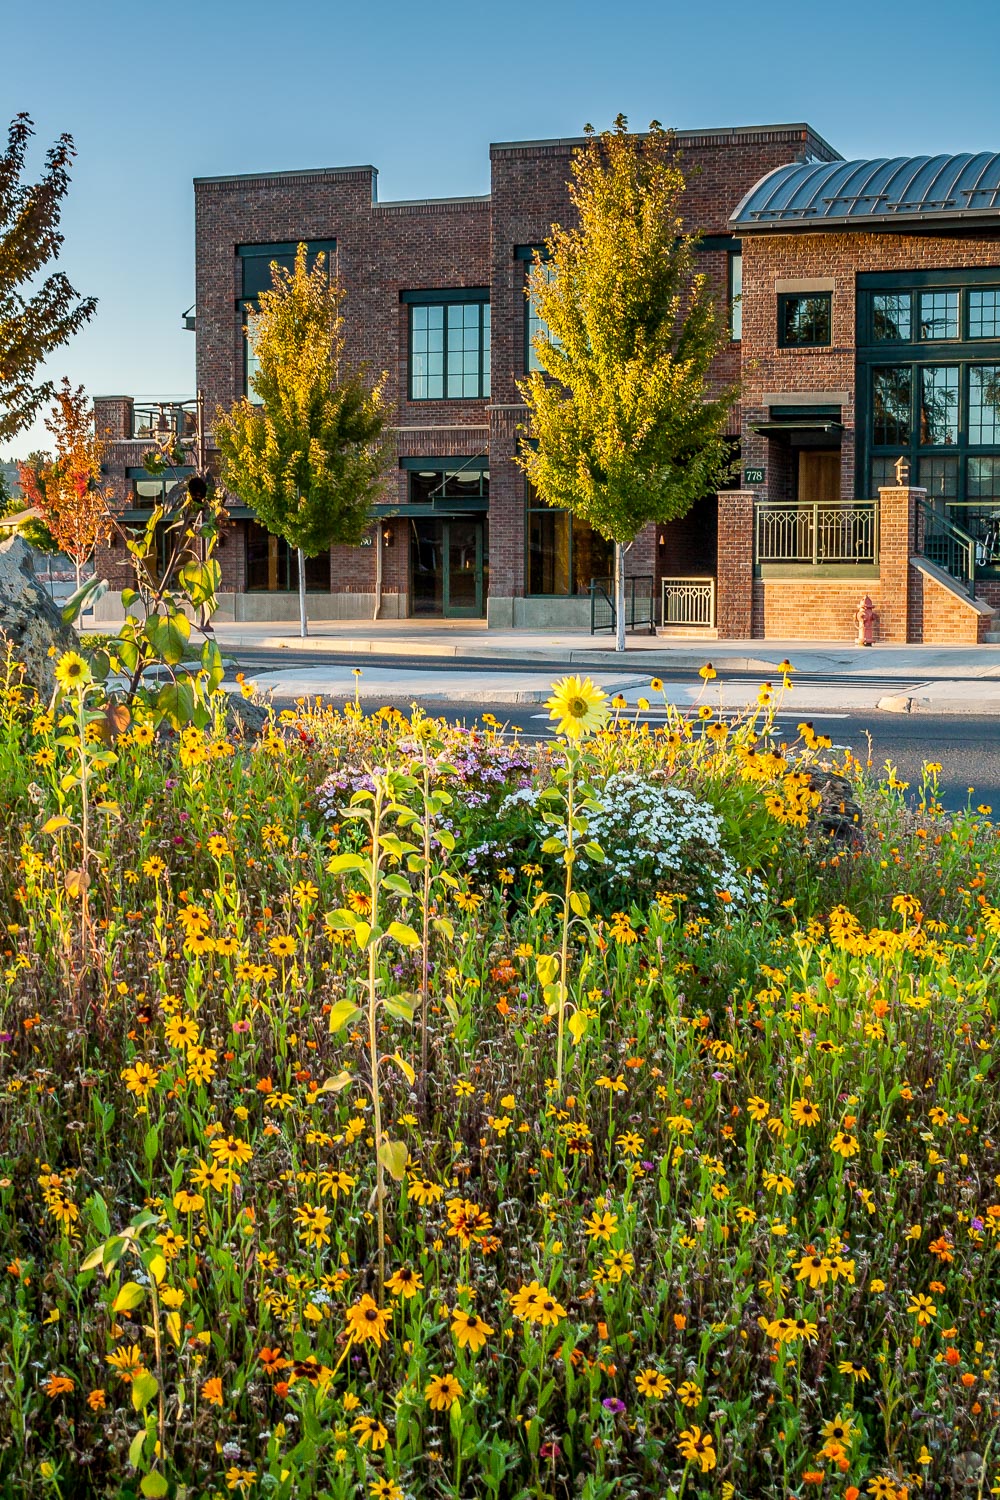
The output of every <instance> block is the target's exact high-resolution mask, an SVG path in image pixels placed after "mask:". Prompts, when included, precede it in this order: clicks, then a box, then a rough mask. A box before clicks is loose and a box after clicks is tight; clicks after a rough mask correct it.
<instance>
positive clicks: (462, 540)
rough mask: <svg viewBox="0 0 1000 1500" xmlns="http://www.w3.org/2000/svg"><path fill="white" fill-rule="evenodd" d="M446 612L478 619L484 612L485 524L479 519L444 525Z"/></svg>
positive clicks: (447, 522) (449, 522)
mask: <svg viewBox="0 0 1000 1500" xmlns="http://www.w3.org/2000/svg"><path fill="white" fill-rule="evenodd" d="M443 593H444V601H443V602H444V613H445V614H446V615H449V616H467V617H470V618H471V617H475V616H478V615H481V614H482V612H483V525H482V522H481V521H479V520H470V521H464V520H450V521H445V522H444V590H443Z"/></svg>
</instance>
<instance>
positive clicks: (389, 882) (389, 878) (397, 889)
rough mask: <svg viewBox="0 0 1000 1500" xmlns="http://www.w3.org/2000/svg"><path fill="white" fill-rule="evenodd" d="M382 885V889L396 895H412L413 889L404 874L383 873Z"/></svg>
mask: <svg viewBox="0 0 1000 1500" xmlns="http://www.w3.org/2000/svg"><path fill="white" fill-rule="evenodd" d="M382 886H383V889H385V890H387V891H393V892H394V893H395V894H396V895H397V896H412V895H413V889H412V887H411V885H410V882H409V881H408V880H407V878H406V876H405V875H384V876H383V877H382Z"/></svg>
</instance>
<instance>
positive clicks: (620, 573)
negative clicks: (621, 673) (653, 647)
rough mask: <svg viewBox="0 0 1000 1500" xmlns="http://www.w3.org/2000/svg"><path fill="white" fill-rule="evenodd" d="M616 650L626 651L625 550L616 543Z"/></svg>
mask: <svg viewBox="0 0 1000 1500" xmlns="http://www.w3.org/2000/svg"><path fill="white" fill-rule="evenodd" d="M615 650H616V651H624V650H625V548H624V546H623V545H622V543H621V542H615Z"/></svg>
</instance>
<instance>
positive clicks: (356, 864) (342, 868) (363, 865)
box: [326, 854, 369, 875]
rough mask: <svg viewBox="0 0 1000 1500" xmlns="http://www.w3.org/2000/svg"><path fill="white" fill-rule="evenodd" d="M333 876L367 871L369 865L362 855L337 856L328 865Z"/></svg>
mask: <svg viewBox="0 0 1000 1500" xmlns="http://www.w3.org/2000/svg"><path fill="white" fill-rule="evenodd" d="M326 867H327V869H328V870H329V871H330V874H331V875H343V874H344V873H345V872H346V871H347V870H367V869H369V864H368V861H367V860H366V859H362V857H361V855H360V854H335V855H333V857H332V858H331V859H329V860H327V864H326Z"/></svg>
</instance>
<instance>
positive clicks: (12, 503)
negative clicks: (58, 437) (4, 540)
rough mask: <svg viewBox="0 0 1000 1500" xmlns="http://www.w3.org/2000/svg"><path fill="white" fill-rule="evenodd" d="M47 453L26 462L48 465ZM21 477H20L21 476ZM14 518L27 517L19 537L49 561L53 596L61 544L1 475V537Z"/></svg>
mask: <svg viewBox="0 0 1000 1500" xmlns="http://www.w3.org/2000/svg"><path fill="white" fill-rule="evenodd" d="M49 461H50V460H49V455H48V454H47V453H29V455H28V457H27V459H26V460H25V462H26V463H27V464H28V465H29V466H31V467H32V468H36V469H37V468H38V466H39V465H40V464H43V463H48V462H49ZM19 467H20V466H19ZM19 477H20V476H19ZM13 516H26V519H24V520H22V521H21V522H20V523H19V524H18V525H17V526H16V527H11V528H10V529H11V530H16V532H17V534H18V536H22V537H23V538H24V540H25V541H26V542H27V543H28V546H29V547H34V549H35V551H36V552H40V553H41V554H42V556H43V557H45V558H47V560H48V575H47V577H48V585H49V594H50V595H51V594H52V559H53V558H54V557H57V556H58V555H59V553H60V552H61V551H62V548H61V547H60V546H59V543H58V542H57V541H56V539H55V537H54V536H53V535H52V533H51V531H50V530H49V528H48V527H47V526H46V524H45V522H44V521H43V520H42V518H41V516H40V515H37V514H35V512H34V510H33V509H29V502H27V501H25V499H24V497H23V495H11V494H10V493H9V491H8V489H7V486H6V484H5V483H4V479H3V475H0V537H2V536H3V534H4V532H5V531H6V530H7V529H8V528H7V527H6V526H5V525H4V523H5V522H7V521H9V520H10V518H11V517H13Z"/></svg>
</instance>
